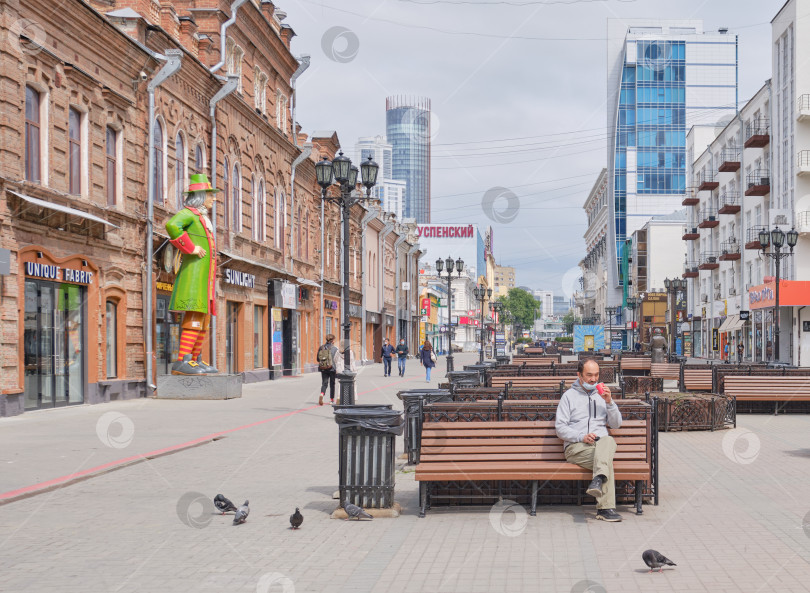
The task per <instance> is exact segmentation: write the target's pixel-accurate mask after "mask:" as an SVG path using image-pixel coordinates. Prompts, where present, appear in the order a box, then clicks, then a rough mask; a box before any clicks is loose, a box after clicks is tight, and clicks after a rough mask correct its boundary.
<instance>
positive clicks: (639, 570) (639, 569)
mask: <svg viewBox="0 0 810 593" xmlns="http://www.w3.org/2000/svg"><path fill="white" fill-rule="evenodd" d="M670 570H675V569H674V568H666V567H665V568H664V571H665V572H669V571H670ZM633 572H637V573H639V574H649V572H650V569H649V568H635V569H633ZM653 572H658V569H657V568H656V569H655V570H654V571H653Z"/></svg>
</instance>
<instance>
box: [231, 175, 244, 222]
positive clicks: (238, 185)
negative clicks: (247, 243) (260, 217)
mask: <svg viewBox="0 0 810 593" xmlns="http://www.w3.org/2000/svg"><path fill="white" fill-rule="evenodd" d="M231 229H232V230H233V232H234V233H238V232H240V231H241V230H242V176H241V175H240V174H239V163H234V164H233V176H232V178H231Z"/></svg>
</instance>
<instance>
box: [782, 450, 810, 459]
mask: <svg viewBox="0 0 810 593" xmlns="http://www.w3.org/2000/svg"><path fill="white" fill-rule="evenodd" d="M785 453H787V454H788V455H792V456H793V457H810V449H796V450H795V451H785Z"/></svg>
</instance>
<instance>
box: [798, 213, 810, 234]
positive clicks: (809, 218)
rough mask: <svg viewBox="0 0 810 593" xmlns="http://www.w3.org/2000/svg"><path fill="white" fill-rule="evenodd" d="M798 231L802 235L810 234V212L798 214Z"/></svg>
mask: <svg viewBox="0 0 810 593" xmlns="http://www.w3.org/2000/svg"><path fill="white" fill-rule="evenodd" d="M796 230H797V231H799V232H800V233H802V234H807V233H810V212H808V211H806V210H805V211H804V212H797V213H796Z"/></svg>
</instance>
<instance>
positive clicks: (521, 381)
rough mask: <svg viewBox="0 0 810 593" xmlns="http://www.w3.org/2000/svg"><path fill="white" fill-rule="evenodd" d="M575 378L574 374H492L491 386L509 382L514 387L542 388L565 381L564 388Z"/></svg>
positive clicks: (502, 385) (499, 385) (569, 385)
mask: <svg viewBox="0 0 810 593" xmlns="http://www.w3.org/2000/svg"><path fill="white" fill-rule="evenodd" d="M576 380H577V377H576V375H553V376H550V377H532V376H520V377H514V376H512V377H509V376H494V377H492V387H501V388H502V387H504V386H505V385H507V384H509V383H511V384H512V385H511V387H515V388H518V389H520V388H527V387H529V388H531V387H540V388H541V389H543V388H546V389H548V388H551V387H554V386H557V387H559V385H560V382H563V381H564V382H565V388H566V389H567V388H568V387H571V385H572V384H573V383H574V381H576Z"/></svg>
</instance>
